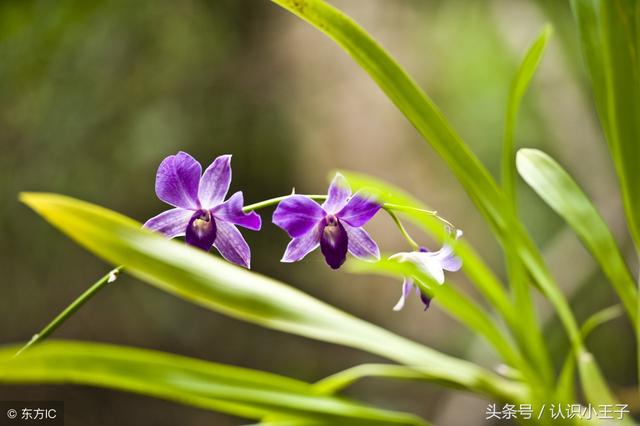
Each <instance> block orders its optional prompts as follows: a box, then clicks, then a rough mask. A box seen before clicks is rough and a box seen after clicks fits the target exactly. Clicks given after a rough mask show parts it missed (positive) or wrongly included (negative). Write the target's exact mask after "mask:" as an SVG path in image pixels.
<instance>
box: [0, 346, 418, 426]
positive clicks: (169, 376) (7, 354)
mask: <svg viewBox="0 0 640 426" xmlns="http://www.w3.org/2000/svg"><path fill="white" fill-rule="evenodd" d="M16 349H17V347H5V348H2V349H0V383H5V384H25V383H72V384H82V385H92V386H99V387H105V388H111V389H117V390H123V391H128V392H135V393H140V394H143V395H148V396H153V397H157V398H163V399H168V400H172V401H176V402H180V403H183V404H189V405H194V406H197V407H201V408H207V409H212V410H217V411H222V412H225V413H229V414H234V415H237V416H241V417H248V418H253V419H260V418H262V417H264V416H267V415H273V414H274V413H275V414H277V415H287V416H291V417H294V418H302V419H311V420H323V421H324V422H326V423H329V424H337V423H339V424H360V425H368V424H380V425H383V424H404V425H418V424H424V423H423V422H422V421H421V420H419V419H418V418H416V417H415V416H412V415H409V414H403V413H396V412H392V411H386V410H380V409H376V408H370V407H367V406H364V405H361V404H357V403H354V402H350V401H348V400H345V399H342V398H336V397H328V396H322V395H316V394H314V390H313V387H312V386H311V385H309V384H307V383H304V382H300V381H297V380H294V379H289V378H286V377H282V376H278V375H276V374H271V373H265V372H261V371H256V370H250V369H246V368H240V367H232V366H228V365H222V364H215V363H211V362H206V361H201V360H197V359H193V358H187V357H183V356H178V355H171V354H167V353H162V352H156V351H150V350H144V349H135V348H128V347H123V346H114V345H105V344H97V343H82V342H65V341H51V342H45V343H42V344H41V345H39V346H37V347H34V348H32V349H30V350H29V351H26V352H24V353H23V354H22V355H20V356H18V357H14V354H15V351H16Z"/></svg>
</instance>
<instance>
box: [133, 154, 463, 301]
mask: <svg viewBox="0 0 640 426" xmlns="http://www.w3.org/2000/svg"><path fill="white" fill-rule="evenodd" d="M230 184H231V156H230V155H221V156H219V157H218V158H216V159H215V160H214V161H213V162H212V163H211V165H210V166H209V167H207V169H206V170H205V171H204V173H202V166H201V165H200V163H199V162H198V161H196V160H195V159H194V158H193V157H192V156H190V155H189V154H187V153H185V152H179V153H177V154H176V155H171V156H169V157H167V158H165V159H164V160H163V161H162V163H160V166H159V167H158V172H157V174H156V185H155V189H156V194H157V196H158V198H159V199H160V200H162V201H164V202H165V203H167V204H169V205H171V206H173V208H172V209H169V210H166V211H164V212H162V213H160V214H159V215H157V216H155V217H153V218H151V219H149V220H148V221H147V222H146V223H145V224H144V227H145V228H147V229H149V230H152V231H156V232H159V233H162V234H164V235H165V236H167V237H169V238H174V237H179V236H184V237H185V241H186V243H187V244H189V245H192V246H194V247H198V248H200V249H202V250H205V251H209V250H210V249H211V247H215V248H216V249H217V250H218V252H219V253H220V255H222V257H224V258H225V259H226V260H228V261H229V262H233V263H235V264H238V265H240V266H243V267H245V268H249V267H250V265H251V250H250V248H249V245H248V244H247V242H246V241H245V239H244V237H243V236H242V234H241V233H240V231H239V230H238V228H237V226H241V227H243V228H247V229H251V230H254V231H258V230H260V228H261V225H262V220H261V218H260V216H259V215H258V214H257V213H256V212H255V211H248V212H247V211H245V210H248V209H247V208H245V206H244V197H243V195H242V191H238V192H236V193H234V194H233V195H232V196H231V197H229V198H228V199H227V200H225V198H226V196H227V193H228V191H229V186H230ZM320 198H323V199H324V202H323V203H322V204H318V203H317V202H316V201H315V200H314V199H312V198H311V197H308V196H304V195H296V194H292V195H291V196H288V197H286V198H284V199H283V200H282V201H280V203H279V204H278V205H277V207H276V209H275V211H274V213H273V218H272V221H273V223H274V224H275V225H277V226H278V227H280V228H282V229H283V230H284V231H286V232H287V234H288V235H289V236H290V237H291V241H290V242H289V244H288V245H287V248H286V250H285V252H284V255H283V257H282V260H281V261H282V262H296V261H299V260H302V259H303V258H304V257H305V256H306V255H307V254H309V253H310V252H312V251H313V250H315V249H316V248H318V247H320V251H321V252H322V255H323V256H324V259H325V261H326V263H327V264H328V265H329V266H330V267H331V268H332V269H338V268H339V267H340V266H342V264H343V263H344V262H345V260H346V257H347V253H351V254H352V255H353V256H355V257H357V258H360V259H364V260H379V259H380V250H379V249H378V245H377V244H376V242H375V241H374V240H373V239H372V238H371V237H370V236H369V234H368V233H367V231H365V230H364V229H363V226H364V225H365V224H366V223H367V222H369V221H370V220H371V219H372V218H373V217H374V216H375V215H376V213H378V211H379V210H380V209H381V207H382V206H381V205H380V204H379V203H378V202H376V201H375V200H373V199H372V198H370V197H368V196H366V195H365V194H364V193H362V192H356V193H355V194H352V192H351V189H350V188H349V185H348V183H347V181H346V179H345V178H344V177H343V176H342V175H341V174H340V173H338V174H336V176H335V178H334V179H333V181H332V182H331V184H330V186H329V190H328V193H327V196H326V197H320ZM461 235H462V232H460V231H458V233H457V234H456V238H459V237H460V236H461ZM391 259H396V260H398V261H400V262H406V261H409V262H412V263H415V264H416V265H417V266H418V267H419V268H420V269H422V270H423V271H424V272H425V273H427V274H429V275H430V276H431V277H433V279H434V280H435V281H437V282H438V283H443V282H444V271H445V270H446V271H457V270H458V269H460V267H461V262H460V259H459V258H457V257H456V256H454V255H453V251H452V249H451V247H449V246H447V245H445V246H443V247H442V248H441V249H440V250H438V251H435V252H429V251H428V250H426V249H424V248H422V249H420V251H415V252H406V253H397V254H395V255H393V256H391ZM412 290H415V291H416V292H417V294H418V295H419V296H420V297H421V299H422V302H423V303H424V305H425V309H426V308H427V307H429V303H430V301H431V299H430V298H429V296H428V295H425V294H423V293H422V292H421V291H420V290H419V288H418V287H417V286H416V285H415V283H414V278H411V277H408V278H405V280H404V283H403V286H402V297H401V298H400V301H399V302H398V303H397V305H396V306H395V307H394V310H400V309H402V307H403V306H404V304H405V300H406V298H407V296H408V295H409V293H410V292H411V291H412Z"/></svg>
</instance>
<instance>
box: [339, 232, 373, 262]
mask: <svg viewBox="0 0 640 426" xmlns="http://www.w3.org/2000/svg"><path fill="white" fill-rule="evenodd" d="M344 229H345V230H346V231H347V237H348V248H349V253H351V254H352V255H354V256H355V257H358V258H360V259H363V260H380V249H379V248H378V245H377V244H376V242H375V241H374V240H373V239H372V238H371V237H370V236H369V234H368V233H367V231H365V230H364V229H362V228H354V227H353V226H350V225H347V224H346V223H345V224H344Z"/></svg>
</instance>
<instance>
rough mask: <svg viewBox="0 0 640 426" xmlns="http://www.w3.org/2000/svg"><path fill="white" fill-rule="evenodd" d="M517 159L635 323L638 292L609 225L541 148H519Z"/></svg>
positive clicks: (566, 174)
mask: <svg viewBox="0 0 640 426" xmlns="http://www.w3.org/2000/svg"><path fill="white" fill-rule="evenodd" d="M517 163H518V171H519V173H520V175H521V176H522V178H523V179H524V180H525V181H526V182H527V183H528V184H529V186H531V188H533V190H534V191H535V192H536V193H537V194H538V195H539V196H540V197H541V198H542V199H543V200H544V201H545V202H546V203H547V204H548V205H549V207H551V208H552V209H553V210H554V211H555V212H556V213H558V214H559V215H560V216H562V218H563V219H564V220H565V221H566V222H567V223H568V224H569V226H571V228H572V229H573V230H574V232H575V233H576V234H577V235H578V237H579V238H580V240H582V242H583V243H584V245H585V247H587V249H588V250H589V252H590V253H591V255H592V256H593V257H594V258H595V259H596V260H597V261H598V263H599V265H600V267H601V268H602V270H603V271H604V273H605V275H606V276H607V278H608V279H609V281H610V282H611V284H612V285H613V287H614V288H615V290H616V292H617V293H618V296H619V297H620V300H622V303H623V305H624V307H625V309H626V311H627V314H628V315H629V318H631V321H632V323H633V325H634V326H636V325H637V303H638V293H637V290H636V287H635V282H634V280H633V277H632V276H631V273H630V272H629V269H628V268H627V265H626V263H625V261H624V259H623V257H622V254H621V253H620V250H619V249H618V245H617V244H616V241H615V239H614V238H613V235H612V234H611V232H610V231H609V227H608V226H607V224H606V223H605V222H604V220H603V219H602V217H601V216H600V214H599V213H598V211H597V210H596V208H595V207H594V206H593V204H592V203H591V201H590V200H589V198H588V197H587V196H586V195H585V194H584V192H583V191H582V190H581V189H580V187H579V186H578V184H577V183H576V182H575V181H574V180H573V179H572V178H571V176H570V175H569V174H568V173H567V172H566V171H565V170H564V169H563V168H562V167H561V166H560V165H559V164H558V163H557V162H556V161H554V160H553V159H552V158H551V157H549V156H548V155H547V154H545V153H544V152H542V151H539V150H535V149H521V150H520V151H519V152H518V160H517Z"/></svg>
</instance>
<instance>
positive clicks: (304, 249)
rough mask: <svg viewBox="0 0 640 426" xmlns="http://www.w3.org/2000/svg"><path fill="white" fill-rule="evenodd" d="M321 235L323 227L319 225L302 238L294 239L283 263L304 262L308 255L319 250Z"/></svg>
mask: <svg viewBox="0 0 640 426" xmlns="http://www.w3.org/2000/svg"><path fill="white" fill-rule="evenodd" d="M321 233H322V225H321V224H318V225H316V226H315V228H312V229H311V230H310V231H309V232H307V233H306V234H304V235H302V236H301V237H297V238H294V239H292V240H291V241H290V242H289V245H287V249H286V250H285V252H284V255H283V256H282V260H281V262H285V263H290V262H297V261H298V260H302V259H303V258H304V257H305V256H306V255H307V254H309V253H310V252H312V251H313V250H315V249H316V248H318V246H319V245H320V235H321Z"/></svg>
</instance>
